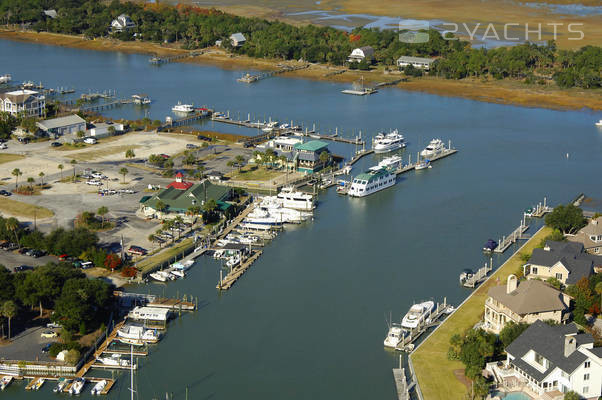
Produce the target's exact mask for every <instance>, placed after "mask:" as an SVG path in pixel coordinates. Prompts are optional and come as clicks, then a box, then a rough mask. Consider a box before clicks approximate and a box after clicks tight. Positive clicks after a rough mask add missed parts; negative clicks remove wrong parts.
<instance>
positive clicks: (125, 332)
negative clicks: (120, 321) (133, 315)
mask: <svg viewBox="0 0 602 400" xmlns="http://www.w3.org/2000/svg"><path fill="white" fill-rule="evenodd" d="M117 339H118V340H119V341H121V342H122V343H126V344H134V345H141V344H144V343H157V342H159V340H160V339H161V336H160V335H159V334H158V333H157V331H155V330H153V329H146V328H144V327H143V326H139V325H124V326H122V327H121V329H119V330H118V331H117ZM124 339H125V341H124ZM131 341H134V343H132V342H131ZM139 342H141V344H140V343H139Z"/></svg>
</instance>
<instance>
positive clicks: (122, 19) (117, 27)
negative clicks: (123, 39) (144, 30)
mask: <svg viewBox="0 0 602 400" xmlns="http://www.w3.org/2000/svg"><path fill="white" fill-rule="evenodd" d="M135 27H136V24H135V23H134V21H132V20H131V18H130V17H129V15H126V14H121V15H120V16H118V17H117V18H115V19H114V20H113V21H112V22H111V29H112V30H113V32H122V31H125V30H128V29H132V28H135Z"/></svg>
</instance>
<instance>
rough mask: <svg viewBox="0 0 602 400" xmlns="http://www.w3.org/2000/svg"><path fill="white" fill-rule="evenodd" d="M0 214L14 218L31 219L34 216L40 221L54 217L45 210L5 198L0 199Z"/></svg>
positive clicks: (50, 212)
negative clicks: (3, 213)
mask: <svg viewBox="0 0 602 400" xmlns="http://www.w3.org/2000/svg"><path fill="white" fill-rule="evenodd" d="M0 212H5V213H7V214H10V215H13V216H15V217H25V218H33V217H34V216H35V217H36V218H40V219H41V218H48V217H52V216H53V215H54V213H53V212H52V211H50V210H49V209H47V208H44V207H40V206H34V205H33V204H29V203H23V202H21V201H17V200H10V199H6V198H0Z"/></svg>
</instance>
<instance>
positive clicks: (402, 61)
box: [397, 56, 435, 71]
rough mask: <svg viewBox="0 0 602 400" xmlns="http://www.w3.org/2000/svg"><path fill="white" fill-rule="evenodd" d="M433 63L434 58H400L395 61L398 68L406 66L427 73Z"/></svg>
mask: <svg viewBox="0 0 602 400" xmlns="http://www.w3.org/2000/svg"><path fill="white" fill-rule="evenodd" d="M434 61H435V59H434V58H424V57H409V56H401V57H399V58H398V59H397V66H398V67H399V68H405V67H407V66H408V65H411V66H413V67H414V68H419V69H423V70H425V71H428V70H430V69H431V64H432V63H433V62H434Z"/></svg>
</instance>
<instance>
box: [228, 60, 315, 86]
mask: <svg viewBox="0 0 602 400" xmlns="http://www.w3.org/2000/svg"><path fill="white" fill-rule="evenodd" d="M306 68H309V64H304V65H297V66H294V67H293V66H288V65H281V66H280V69H278V70H276V71H269V72H261V73H259V74H255V75H251V74H248V73H247V74H245V75H243V76H242V77H240V78H238V79H237V81H238V82H243V83H253V82H258V81H260V80H262V79H266V78H270V77H272V76H275V75H279V74H283V73H285V72H292V71H298V70H300V69H306Z"/></svg>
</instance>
